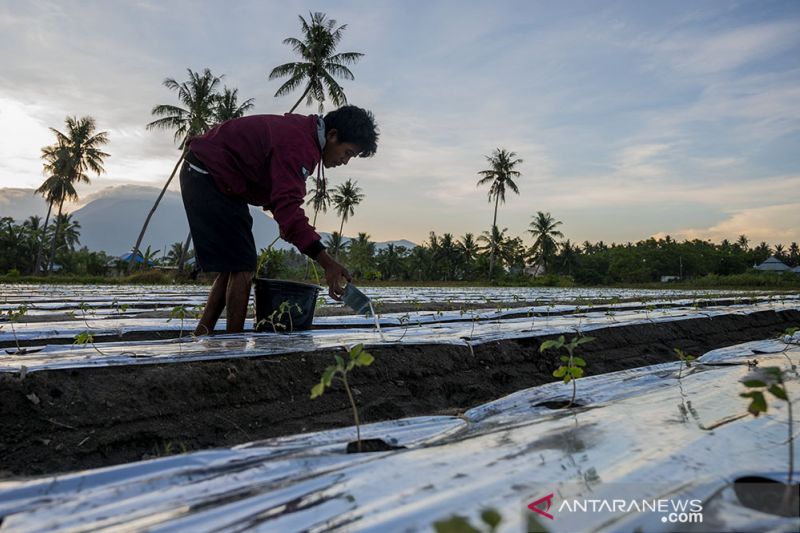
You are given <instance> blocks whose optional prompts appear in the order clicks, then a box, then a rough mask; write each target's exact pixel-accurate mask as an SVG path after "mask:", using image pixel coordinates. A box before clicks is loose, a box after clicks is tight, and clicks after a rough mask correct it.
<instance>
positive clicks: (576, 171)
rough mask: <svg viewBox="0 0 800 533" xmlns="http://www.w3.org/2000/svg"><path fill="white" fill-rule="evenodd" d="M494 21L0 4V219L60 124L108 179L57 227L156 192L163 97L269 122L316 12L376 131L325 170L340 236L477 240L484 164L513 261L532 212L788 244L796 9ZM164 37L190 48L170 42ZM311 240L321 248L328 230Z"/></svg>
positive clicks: (629, 11) (585, 229) (568, 221)
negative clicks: (101, 150) (87, 209)
mask: <svg viewBox="0 0 800 533" xmlns="http://www.w3.org/2000/svg"><path fill="white" fill-rule="evenodd" d="M500 5H501V6H502V7H503V8H504V9H496V6H495V7H489V6H484V5H481V4H477V3H463V2H459V3H458V4H456V3H455V2H452V1H439V2H434V3H431V4H425V5H423V4H415V6H414V10H412V11H413V13H408V12H407V11H408V10H407V9H404V8H403V6H397V5H394V4H392V3H389V2H371V3H364V2H329V3H325V4H324V5H318V6H317V7H314V6H313V5H306V4H300V3H291V4H290V7H283V6H275V5H269V6H263V5H260V4H258V3H257V2H241V3H238V4H237V5H236V6H234V7H231V6H227V7H226V6H221V5H217V4H213V3H201V4H197V3H191V4H190V3H184V2H176V3H171V4H170V5H169V9H167V8H165V7H163V6H162V5H161V4H159V3H156V2H149V1H146V0H142V1H138V2H135V3H129V4H107V3H102V2H82V3H76V4H74V5H73V4H70V5H69V6H64V4H59V3H56V4H53V3H47V2H33V3H25V2H17V1H12V2H9V3H6V4H5V6H4V7H3V8H0V29H2V30H3V31H2V32H0V49H3V50H4V51H5V52H6V55H7V56H8V57H9V58H12V57H13V58H14V59H13V61H6V62H5V63H6V65H7V69H5V70H4V72H3V73H2V74H0V139H1V140H2V142H0V216H2V215H3V213H2V211H3V209H4V207H3V206H4V203H3V201H4V198H5V199H6V201H8V199H7V197H5V196H4V193H5V194H8V190H9V189H16V188H23V189H35V188H36V187H38V186H39V185H40V184H41V182H42V181H43V179H44V177H43V175H42V172H41V168H42V162H41V160H40V158H39V155H40V149H41V147H42V146H45V145H49V144H52V143H53V141H54V137H53V136H52V134H51V133H50V131H49V130H48V128H49V127H54V128H56V129H63V122H64V118H65V117H66V116H84V115H91V116H93V117H94V118H95V119H96V120H97V127H98V131H108V132H109V134H110V139H111V140H110V143H109V144H108V145H107V146H106V147H105V151H106V152H108V153H109V154H111V157H109V158H108V159H107V161H106V164H105V166H106V170H107V174H105V175H103V176H101V177H94V176H93V177H92V178H93V179H92V185H91V186H89V187H87V186H80V187H79V188H78V192H79V194H80V195H81V197H82V198H81V201H80V202H79V203H78V204H76V205H72V206H70V207H69V210H70V211H74V210H76V209H77V208H78V207H80V206H82V205H85V204H86V203H87V202H89V201H91V199H92V197H96V196H100V195H102V194H103V193H104V191H105V190H106V189H107V188H108V187H111V186H115V185H142V186H148V187H159V188H160V187H161V186H162V185H163V183H164V181H165V180H166V177H167V176H168V174H169V172H170V171H171V169H172V167H173V166H174V164H175V161H176V159H177V156H178V150H177V148H176V146H175V144H174V143H173V142H172V134H171V133H169V132H153V131H146V130H145V127H144V126H145V124H147V123H148V122H150V121H152V120H153V118H154V117H152V116H151V114H150V110H151V109H152V107H153V106H154V105H157V104H174V103H177V101H176V98H175V95H174V93H172V92H171V91H169V90H168V89H166V88H164V87H163V86H162V85H161V83H162V82H163V80H164V79H165V78H168V77H171V78H175V79H176V80H178V81H179V82H180V81H183V79H185V77H186V68H191V69H192V70H195V71H201V70H202V69H203V68H206V67H208V68H210V69H211V71H212V72H213V73H214V74H215V75H221V74H225V78H224V80H223V82H224V84H225V85H228V86H229V87H236V88H238V89H239V97H240V101H242V100H245V99H247V98H255V107H254V108H253V109H252V110H251V113H248V114H257V113H282V112H285V111H287V110H288V108H289V107H290V106H291V105H292V104H293V103H294V101H295V100H296V99H297V97H298V96H299V91H298V93H297V94H291V95H289V96H286V97H282V98H273V96H272V95H273V93H274V92H275V91H276V90H277V88H278V86H279V82H277V81H273V82H269V81H267V75H268V73H269V71H270V70H271V69H272V68H273V67H274V66H276V65H278V64H281V63H284V62H287V61H293V60H295V56H294V55H293V53H292V51H291V49H290V48H289V47H288V46H285V45H284V44H283V43H282V41H283V39H285V38H287V37H294V36H298V35H299V32H300V30H299V24H298V18H297V17H298V15H304V16H306V17H307V14H308V12H309V11H322V12H325V13H326V14H327V15H328V17H329V18H333V19H335V20H337V22H338V24H347V29H346V30H345V31H344V34H343V39H342V41H341V43H340V45H339V47H338V51H357V52H362V53H364V54H365V56H364V57H363V58H362V60H361V61H359V62H358V63H356V64H355V65H352V66H351V67H350V68H351V70H352V71H353V73H354V75H355V80H354V81H351V82H345V83H343V87H344V89H345V91H346V93H347V95H348V100H349V102H350V103H353V104H355V105H359V106H362V107H365V108H367V109H370V110H372V111H373V112H374V113H375V116H376V118H377V121H378V124H379V127H380V129H381V140H380V142H379V146H378V153H377V154H376V156H375V157H373V158H370V159H364V160H354V161H353V162H352V163H351V164H350V165H348V166H347V167H344V168H343V169H337V170H335V171H331V172H330V173H329V178H330V181H331V183H332V185H335V184H338V183H341V182H343V181H344V180H345V179H348V178H353V179H356V180H358V182H359V185H360V186H361V187H362V188H363V189H364V192H365V194H366V197H365V200H364V202H363V203H362V204H361V205H359V206H358V207H357V208H356V212H355V215H354V217H353V218H351V219H350V220H348V222H347V224H346V225H345V228H344V233H345V234H349V235H356V234H358V233H359V232H365V233H368V234H369V235H370V236H371V238H372V240H374V241H393V240H401V239H407V240H409V241H412V242H415V243H417V244H421V243H423V242H424V241H426V240H427V237H428V233H429V232H430V231H434V232H436V233H437V235H441V234H443V233H452V234H453V236H454V237H456V238H459V237H461V236H462V235H464V234H465V233H468V232H469V233H473V234H474V235H476V236H477V235H480V234H481V233H482V232H484V231H486V230H488V229H489V226H490V224H491V217H492V208H493V205H492V204H490V203H489V202H488V199H487V191H488V189H487V188H478V187H477V186H476V183H477V181H478V179H479V176H478V172H479V171H481V170H483V169H485V168H487V164H486V161H485V156H487V155H489V154H491V152H492V151H493V150H494V149H495V148H499V147H502V148H506V149H508V150H512V151H514V152H516V153H517V156H518V157H520V158H522V159H523V160H524V163H523V164H522V165H521V167H520V170H521V172H522V176H521V177H520V178H519V179H518V180H516V182H517V185H518V186H519V188H520V192H521V194H520V195H519V196H517V195H514V194H513V193H509V194H507V195H506V203H505V204H501V205H500V208H499V211H498V222H497V225H498V227H499V228H501V229H502V228H508V230H509V234H511V235H513V236H521V237H522V238H523V240H525V241H526V244H529V242H528V241H530V236H529V234H528V233H527V231H526V230H527V228H528V224H529V222H530V220H531V217H532V216H533V215H535V214H536V212H537V211H543V212H549V213H551V214H552V216H553V217H554V218H555V219H556V220H560V221H562V222H563V225H562V226H560V227H559V229H560V230H561V231H563V233H564V235H565V239H570V240H571V241H572V242H583V241H587V240H588V241H590V242H598V241H601V240H602V241H605V242H607V243H611V242H616V243H625V242H637V241H641V240H646V239H647V238H649V237H651V236H652V237H656V238H658V237H664V236H666V235H671V236H672V238H674V239H676V240H678V241H683V240H684V239H689V240H691V239H694V238H699V239H701V240H711V241H712V242H715V243H718V242H721V241H722V240H723V239H728V240H730V241H735V240H736V238H737V237H738V235H740V234H744V235H747V236H748V237H749V238H750V240H751V243H757V242H760V241H766V242H768V243H769V244H771V245H775V244H778V243H782V244H788V243H790V242H797V241H800V200H798V198H797V193H796V191H797V190H800V151H798V150H797V146H798V141H800V89H798V87H799V86H800V84H799V83H798V82H800V61H798V57H800V53H799V52H800V4H798V3H797V2H791V1H788V2H785V1H784V2H748V3H743V4H742V3H733V2H724V3H723V2H717V3H713V4H700V5H696V4H693V3H688V2H685V3H684V2H677V3H670V4H665V5H656V4H652V5H647V6H643V5H640V4H638V3H635V2H614V3H608V4H603V5H594V6H592V7H593V9H592V10H588V9H585V5H584V4H580V3H575V2H570V3H566V4H564V5H558V6H556V5H552V4H538V3H537V4H534V3H528V2H503V3H501V4H500ZM179 23H180V24H183V25H189V26H191V27H194V28H197V30H198V31H196V32H189V34H188V35H183V34H180V35H179V36H178V35H176V34H175V31H174V28H175V27H176V24H179ZM99 49H102V50H103V53H102V54H98V53H97V50H99ZM330 109H331V108H330V107H326V109H325V111H326V112H327V111H329V110H330ZM316 111H317V109H316V104H314V105H312V106H311V107H309V108H306V107H305V106H301V107H299V108H298V112H301V113H305V114H310V113H315V112H316ZM175 181H176V182H177V180H175ZM170 189H171V190H177V183H175V184H174V185H173V186H172V187H171V188H170ZM153 199H155V194H154V197H153ZM5 205H7V204H5ZM5 209H7V208H5ZM145 215H146V213H142V221H143V220H144V217H145ZM318 229H319V230H320V231H324V232H331V231H334V230H338V220H337V219H336V217H335V214H333V213H332V212H330V211H329V212H328V214H322V213H320V218H319V223H318ZM131 244H133V243H131Z"/></svg>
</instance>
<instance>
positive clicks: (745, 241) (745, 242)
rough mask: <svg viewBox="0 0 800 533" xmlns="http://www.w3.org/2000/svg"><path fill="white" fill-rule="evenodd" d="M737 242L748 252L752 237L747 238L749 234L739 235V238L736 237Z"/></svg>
mask: <svg viewBox="0 0 800 533" xmlns="http://www.w3.org/2000/svg"><path fill="white" fill-rule="evenodd" d="M736 244H737V245H738V246H739V248H741V249H742V250H744V251H745V252H746V251H747V250H748V245H749V244H750V239H748V238H747V235H739V238H738V239H736Z"/></svg>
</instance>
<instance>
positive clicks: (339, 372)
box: [311, 344, 375, 452]
mask: <svg viewBox="0 0 800 533" xmlns="http://www.w3.org/2000/svg"><path fill="white" fill-rule="evenodd" d="M347 354H348V356H349V359H348V361H346V362H345V360H344V359H343V358H342V357H341V356H339V355H335V356H334V357H335V359H336V364H335V365H331V366H329V367H328V368H326V369H325V371H324V372H322V377H321V378H320V380H319V383H317V384H316V385H314V387H313V388H312V389H311V399H312V400H314V399H316V398H319V397H320V396H322V394H323V393H324V392H325V389H326V388H327V387H330V386H331V384H332V383H333V380H334V379H338V380H339V381H341V382H342V384H344V390H345V392H347V397H348V398H349V399H350V407H352V408H353V419H354V420H355V423H356V438H357V440H358V444H357V446H358V451H359V452H360V451H361V422H360V421H359V418H358V408H357V407H356V402H355V399H353V392H352V391H351V390H350V384H349V383H348V382H347V374H348V372H350V371H351V370H353V369H354V368H355V367H357V366H369V365H371V364H372V362H373V361H375V358H374V357H372V354H370V353H369V352H368V351H366V350H365V349H364V345H363V344H357V345H355V346H353V347H352V348H351V349H350V351H349V352H348V353H347Z"/></svg>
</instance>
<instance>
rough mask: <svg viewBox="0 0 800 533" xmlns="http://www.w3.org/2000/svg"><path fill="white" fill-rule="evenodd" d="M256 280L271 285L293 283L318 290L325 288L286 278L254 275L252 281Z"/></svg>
mask: <svg viewBox="0 0 800 533" xmlns="http://www.w3.org/2000/svg"><path fill="white" fill-rule="evenodd" d="M257 281H258V282H263V283H269V284H273V285H293V286H296V287H308V288H310V289H316V290H318V291H323V290H325V287H323V286H322V285H317V284H316V283H303V282H302V281H291V280H288V279H272V278H260V277H256V278H254V279H253V283H255V282H257Z"/></svg>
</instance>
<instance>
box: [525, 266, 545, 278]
mask: <svg viewBox="0 0 800 533" xmlns="http://www.w3.org/2000/svg"><path fill="white" fill-rule="evenodd" d="M522 272H523V273H524V274H525V275H527V276H531V277H533V278H538V277H540V276H544V265H535V264H534V265H526V266H525V268H523V269H522Z"/></svg>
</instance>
